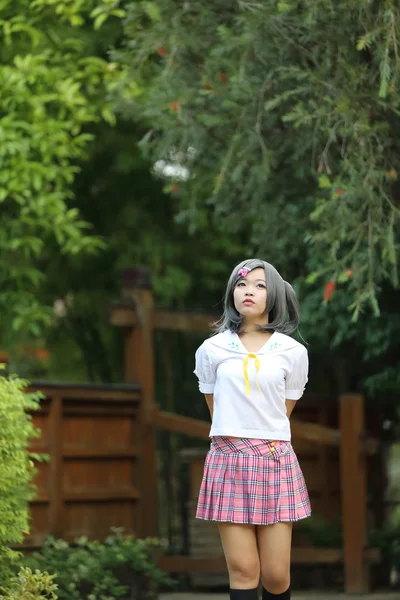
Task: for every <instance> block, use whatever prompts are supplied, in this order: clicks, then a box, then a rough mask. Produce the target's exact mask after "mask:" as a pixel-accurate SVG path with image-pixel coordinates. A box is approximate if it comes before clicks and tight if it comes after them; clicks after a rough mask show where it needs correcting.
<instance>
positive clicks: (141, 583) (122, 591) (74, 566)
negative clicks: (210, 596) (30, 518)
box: [25, 530, 172, 600]
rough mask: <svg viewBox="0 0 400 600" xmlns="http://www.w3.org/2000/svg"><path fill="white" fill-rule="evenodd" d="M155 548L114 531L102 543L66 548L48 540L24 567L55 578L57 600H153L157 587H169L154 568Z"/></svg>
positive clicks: (81, 541)
mask: <svg viewBox="0 0 400 600" xmlns="http://www.w3.org/2000/svg"><path fill="white" fill-rule="evenodd" d="M159 548H160V542H159V541H158V540H155V539H152V538H147V539H137V538H134V537H133V536H124V535H122V532H121V531H119V530H115V532H114V534H113V535H111V536H109V537H108V538H107V539H106V540H105V542H104V543H101V542H97V541H94V542H89V541H88V540H87V538H85V537H83V538H80V539H79V540H77V541H76V543H75V544H74V545H69V544H67V542H65V541H64V540H55V539H53V538H49V539H48V540H47V542H46V543H45V545H44V547H43V548H42V550H41V551H40V552H36V553H35V554H33V555H32V556H31V557H27V558H26V559H25V564H26V565H27V566H30V567H31V568H32V569H39V570H46V571H48V572H49V573H52V574H54V575H55V581H56V583H57V585H58V590H57V594H58V597H59V598H60V600H113V599H114V598H123V599H128V598H129V600H145V599H146V600H151V599H153V598H156V597H157V592H158V590H159V588H160V587H161V586H168V587H169V586H171V585H172V580H171V579H170V578H169V577H168V576H167V575H166V574H165V573H163V572H162V571H161V570H160V569H159V568H158V567H157V564H156V556H157V553H158V550H159Z"/></svg>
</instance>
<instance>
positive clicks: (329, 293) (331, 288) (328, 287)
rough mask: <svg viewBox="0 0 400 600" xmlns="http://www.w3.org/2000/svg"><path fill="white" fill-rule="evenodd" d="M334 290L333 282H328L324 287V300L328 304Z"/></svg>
mask: <svg viewBox="0 0 400 600" xmlns="http://www.w3.org/2000/svg"><path fill="white" fill-rule="evenodd" d="M335 289H336V283H335V282H334V281H332V280H331V281H328V282H327V283H326V285H325V291H324V300H326V301H327V302H329V300H330V299H331V298H332V294H333V292H334V291H335Z"/></svg>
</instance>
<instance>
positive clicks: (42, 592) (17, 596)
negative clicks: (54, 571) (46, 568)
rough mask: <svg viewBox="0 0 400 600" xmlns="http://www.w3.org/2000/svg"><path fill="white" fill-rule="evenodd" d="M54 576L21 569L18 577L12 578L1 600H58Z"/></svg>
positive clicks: (0, 596)
mask: <svg viewBox="0 0 400 600" xmlns="http://www.w3.org/2000/svg"><path fill="white" fill-rule="evenodd" d="M53 579H54V575H49V574H48V573H46V572H44V573H40V572H39V571H35V573H32V571H31V569H28V568H26V567H21V569H20V571H19V573H18V576H16V577H12V578H11V580H10V583H9V586H8V588H7V589H6V590H4V593H3V595H0V600H57V595H56V590H57V585H56V584H55V583H54V582H53Z"/></svg>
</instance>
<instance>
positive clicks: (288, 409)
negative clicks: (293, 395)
mask: <svg viewBox="0 0 400 600" xmlns="http://www.w3.org/2000/svg"><path fill="white" fill-rule="evenodd" d="M296 402H297V400H287V399H286V414H287V418H288V419H290V415H291V414H292V412H293V409H294V407H295V405H296Z"/></svg>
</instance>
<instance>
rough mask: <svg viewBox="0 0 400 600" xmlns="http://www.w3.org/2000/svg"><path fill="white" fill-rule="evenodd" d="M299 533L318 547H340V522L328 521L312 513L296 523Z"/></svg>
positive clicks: (341, 536)
mask: <svg viewBox="0 0 400 600" xmlns="http://www.w3.org/2000/svg"><path fill="white" fill-rule="evenodd" d="M297 529H298V531H299V533H301V535H302V537H303V538H304V539H306V540H307V541H308V542H309V543H310V544H311V545H313V546H316V547H318V548H341V547H342V546H343V531H342V526H341V524H340V522H335V523H330V522H329V521H327V519H324V518H323V517H319V516H318V515H313V516H312V517H311V518H309V519H304V521H300V523H298V525H297Z"/></svg>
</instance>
